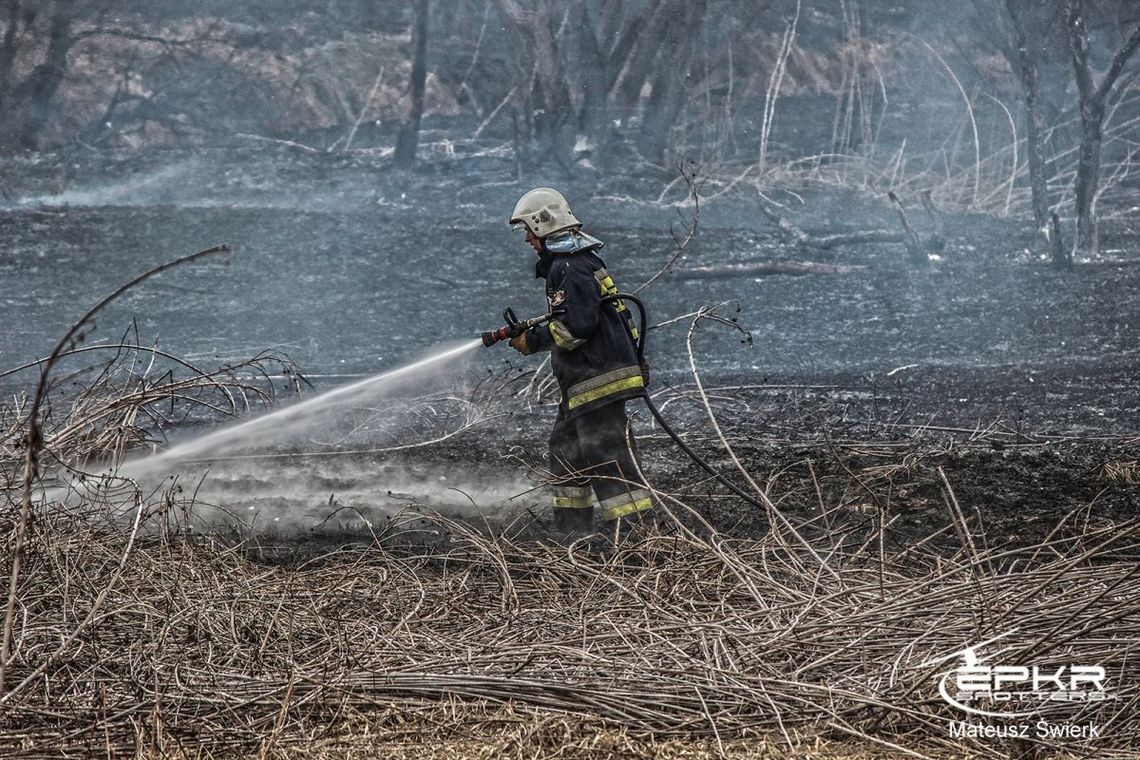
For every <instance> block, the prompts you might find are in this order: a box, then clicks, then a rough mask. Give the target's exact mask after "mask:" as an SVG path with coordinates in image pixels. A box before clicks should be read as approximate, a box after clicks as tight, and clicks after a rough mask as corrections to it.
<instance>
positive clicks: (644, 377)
mask: <svg viewBox="0 0 1140 760" xmlns="http://www.w3.org/2000/svg"><path fill="white" fill-rule="evenodd" d="M641 381H642V382H643V383H645V386H646V387H647V388H648V387H649V362H647V361H646V360H645V359H642V360H641Z"/></svg>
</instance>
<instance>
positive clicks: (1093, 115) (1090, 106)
mask: <svg viewBox="0 0 1140 760" xmlns="http://www.w3.org/2000/svg"><path fill="white" fill-rule="evenodd" d="M1066 11H1067V21H1068V27H1069V47H1070V52H1071V53H1072V58H1073V71H1074V73H1075V75H1076V80H1077V91H1078V93H1079V96H1080V111H1081V150H1080V158H1079V161H1078V164H1077V178H1076V185H1075V194H1076V204H1077V250H1078V251H1080V252H1082V253H1084V254H1095V253H1096V252H1097V250H1098V247H1099V245H1098V240H1097V218H1096V200H1097V192H1098V186H1099V184H1100V152H1101V143H1102V141H1103V139H1104V118H1105V103H1106V102H1107V100H1108V96H1109V94H1110V93H1111V92H1112V88H1113V86H1114V85H1115V84H1116V82H1117V80H1118V79H1119V77H1120V74H1121V72H1123V71H1124V66H1125V64H1127V63H1128V59H1129V58H1131V57H1132V54H1133V53H1135V52H1136V49H1137V47H1140V25H1138V26H1137V27H1136V28H1135V29H1133V30H1132V33H1131V34H1130V35H1128V37H1127V39H1126V40H1125V42H1124V44H1123V45H1122V46H1121V47H1120V49H1119V50H1117V51H1116V55H1114V56H1113V58H1112V63H1111V64H1109V67H1108V71H1107V72H1106V73H1105V75H1104V77H1102V78H1101V80H1100V84H1097V83H1095V82H1094V80H1093V73H1092V66H1091V64H1090V63H1089V35H1088V29H1087V27H1086V24H1085V7H1084V0H1066Z"/></svg>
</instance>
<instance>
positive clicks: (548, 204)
mask: <svg viewBox="0 0 1140 760" xmlns="http://www.w3.org/2000/svg"><path fill="white" fill-rule="evenodd" d="M510 223H511V224H512V225H515V224H524V225H526V228H527V229H528V230H530V231H531V232H533V233H534V235H535V237H539V238H545V237H546V236H547V235H550V234H552V233H555V232H558V231H560V230H567V229H570V228H571V227H581V226H582V223H581V222H579V221H578V217H576V216H574V212H573V211H571V210H570V204H569V203H568V202H567V201H566V199H565V198H564V197H563V196H562V193H560V192H558V191H557V190H555V189H554V188H552V187H536V188H535V189H533V190H531V191H529V192H528V193H526V194H525V195H523V197H521V198H519V202H518V203H516V204H515V210H514V211H512V212H511V221H510Z"/></svg>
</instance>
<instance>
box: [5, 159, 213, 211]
mask: <svg viewBox="0 0 1140 760" xmlns="http://www.w3.org/2000/svg"><path fill="white" fill-rule="evenodd" d="M200 163H201V162H200V161H199V160H198V159H186V160H184V161H179V162H177V163H173V164H169V165H166V166H162V167H160V168H158V169H156V170H154V171H150V172H146V173H143V174H139V175H136V176H133V177H129V178H128V179H125V180H120V181H117V182H110V183H96V184H94V185H93V186H90V187H86V188H76V189H71V190H65V191H63V192H61V193H55V194H43V195H33V196H30V197H27V198H23V199H21V200H18V201H16V203H14V204H13V205H12V208H25V207H36V206H150V205H155V204H159V203H171V202H174V201H175V200H177V199H178V198H179V197H180V196H182V195H183V194H184V193H185V189H186V186H187V182H186V179H187V178H188V177H191V176H194V175H195V174H196V173H197V172H198V171H199V169H200Z"/></svg>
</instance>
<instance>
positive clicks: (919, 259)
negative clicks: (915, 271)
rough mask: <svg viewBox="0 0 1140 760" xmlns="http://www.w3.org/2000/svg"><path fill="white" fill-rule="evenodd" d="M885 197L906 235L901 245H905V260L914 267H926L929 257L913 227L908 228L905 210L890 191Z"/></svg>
mask: <svg viewBox="0 0 1140 760" xmlns="http://www.w3.org/2000/svg"><path fill="white" fill-rule="evenodd" d="M887 197H888V198H890V200H891V205H892V206H894V207H895V212H896V213H897V214H898V215H899V222H900V223H901V224H902V226H903V230H904V231H905V232H906V234H905V235H904V236H903V243H905V244H906V256H907V260H908V261H910V263H911V264H914V265H915V266H927V265H928V264H930V257H929V256H927V255H926V251H925V250H923V248H922V241H921V240H920V239H919V237H918V233H917V232H915V231H914V227H911V226H910V219H908V218H907V215H906V209H904V208H903V205H902V201H900V200H899V197H898V196H897V195H895V192H894V191H893V190H892V191H891V192H889V193H887Z"/></svg>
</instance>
